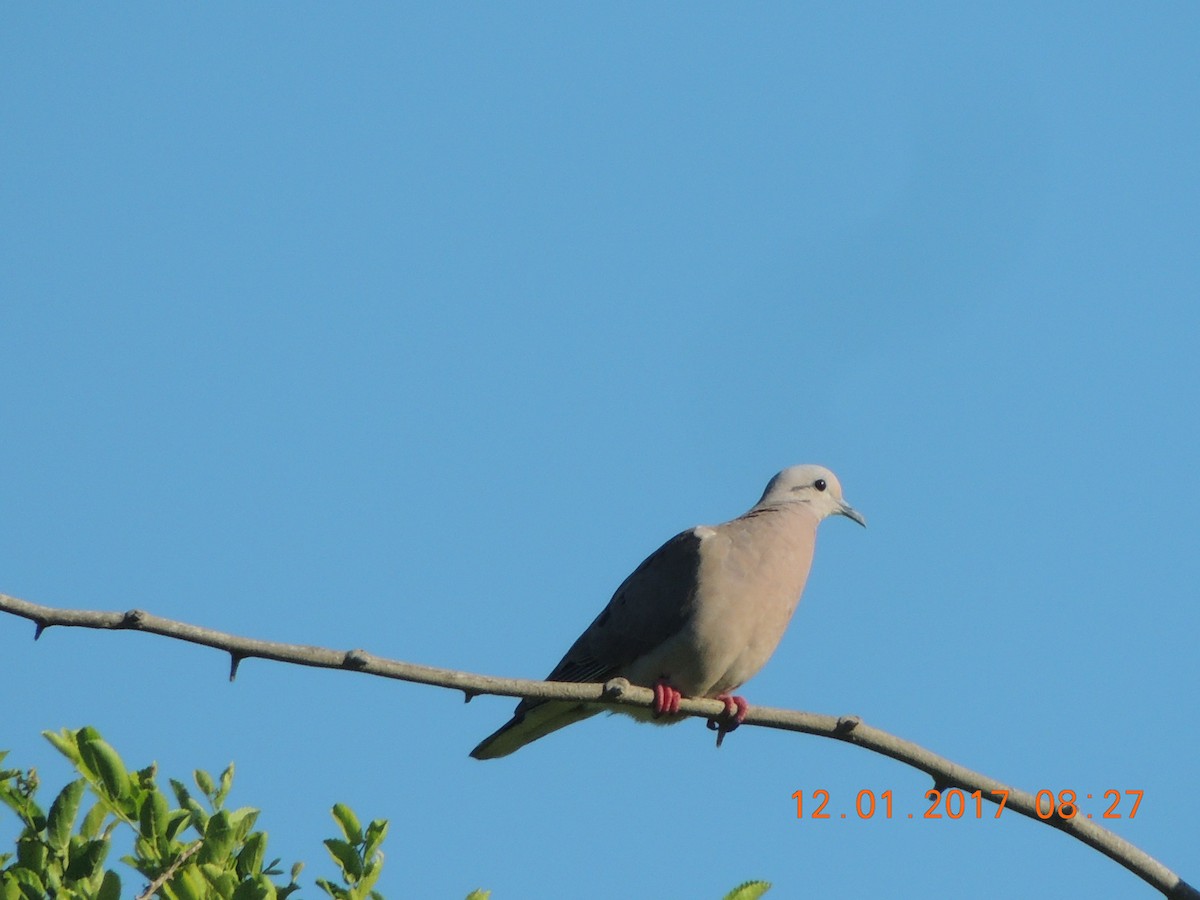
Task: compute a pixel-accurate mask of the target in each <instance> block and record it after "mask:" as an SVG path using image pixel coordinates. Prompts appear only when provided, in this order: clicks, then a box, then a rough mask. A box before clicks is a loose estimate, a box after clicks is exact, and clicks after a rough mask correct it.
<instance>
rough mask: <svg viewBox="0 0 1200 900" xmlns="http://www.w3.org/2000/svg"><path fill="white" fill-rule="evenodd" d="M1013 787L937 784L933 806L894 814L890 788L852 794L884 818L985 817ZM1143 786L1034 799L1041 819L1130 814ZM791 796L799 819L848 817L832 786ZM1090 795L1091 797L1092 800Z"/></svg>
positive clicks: (865, 809)
mask: <svg viewBox="0 0 1200 900" xmlns="http://www.w3.org/2000/svg"><path fill="white" fill-rule="evenodd" d="M1010 793H1011V792H1010V791H1006V790H996V791H983V790H979V791H971V792H970V793H967V792H966V791H963V790H961V789H959V788H949V789H948V790H945V791H941V790H937V789H933V790H929V791H926V792H925V799H926V800H928V801H929V807H928V808H927V809H926V810H925V811H924V812H923V813H920V812H918V813H907V814H905V815H900V814H895V815H894V814H893V809H892V792H891V790H886V791H882V792H881V793H880V794H879V795H878V797H876V795H875V792H874V791H871V790H867V789H865V788H864V789H863V790H861V791H859V792H858V794H857V795H856V796H855V798H854V815H855V816H856V817H857V818H859V819H872V818H875V816H876V815H878V816H879V817H880V818H884V819H891V818H893V817H895V818H908V819H963V818H967V819H983V818H987V817H985V816H984V814H983V811H984V805H983V804H984V801H985V800H986V801H988V803H993V804H995V806H996V812H995V814H993V815H992V816H991V818H993V819H998V818H1000V814H1001V813H1002V812H1004V808H1005V806H1007V805H1008V796H1009V794H1010ZM1144 793H1145V791H1124V792H1122V791H1118V790H1109V791H1104V792H1103V793H1102V794H1101V795H1100V797H1094V796H1093V795H1092V794H1084V795H1083V797H1080V796H1079V794H1078V793H1076V792H1075V791H1071V790H1063V791H1059V792H1058V793H1057V794H1056V793H1055V792H1054V791H1051V790H1040V791H1038V792H1037V794H1036V795H1035V796H1034V800H1035V802H1036V805H1035V808H1034V809H1035V812H1036V813H1037V817H1038V818H1039V819H1053V818H1059V819H1074V818H1075V817H1076V816H1082V817H1083V818H1086V819H1091V818H1093V817H1095V818H1098V819H1132V818H1133V817H1134V816H1136V815H1137V811H1138V807H1139V806H1140V805H1141V803H1142V795H1143V794H1144ZM792 799H793V800H795V801H796V818H797V819H804V818H808V819H846V818H850V815H849V814H848V813H845V812H843V813H838V812H837V811H830V810H829V809H827V807H828V806H829V791H826V790H823V789H821V788H818V789H817V790H815V791H812V792H811V793H809V794H808V795H807V796H806V795H805V793H804V791H803V790H799V791H796V792H795V793H793V794H792ZM1089 801H1090V802H1089Z"/></svg>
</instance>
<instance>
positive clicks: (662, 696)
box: [653, 676, 683, 719]
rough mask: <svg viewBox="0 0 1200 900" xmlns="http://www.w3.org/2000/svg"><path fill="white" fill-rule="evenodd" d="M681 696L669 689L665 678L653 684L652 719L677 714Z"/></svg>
mask: <svg viewBox="0 0 1200 900" xmlns="http://www.w3.org/2000/svg"><path fill="white" fill-rule="evenodd" d="M682 699H683V694H681V693H679V691H677V690H675V688H673V687H671V684H670V682H669V681H667V679H666V676H663V677H662V678H660V679H658V681H656V682H654V706H653V709H654V718H656V719H657V718H658V717H659V716H674V715H678V714H679V701H680V700H682Z"/></svg>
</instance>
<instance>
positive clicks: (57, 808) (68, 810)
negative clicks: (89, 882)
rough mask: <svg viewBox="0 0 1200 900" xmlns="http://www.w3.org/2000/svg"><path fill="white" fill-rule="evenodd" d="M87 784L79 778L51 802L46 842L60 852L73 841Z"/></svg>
mask: <svg viewBox="0 0 1200 900" xmlns="http://www.w3.org/2000/svg"><path fill="white" fill-rule="evenodd" d="M86 786H87V782H85V781H84V780H83V779H82V778H77V779H75V780H74V781H72V782H71V783H70V784H68V785H67V786H66V787H65V788H63V789H62V790H61V791H60V792H59V794H58V796H57V797H55V798H54V802H53V803H51V804H50V813H49V815H48V816H47V817H46V843H48V844H49V845H50V846H51V847H53V848H54V849H55V850H56V851H58V852H59V853H61V852H62V851H63V850H65V849H66V847H67V845H68V844H69V843H70V841H71V832H72V831H73V830H74V828H75V817H76V816H77V815H79V804H80V801H82V800H83V790H84V788H85V787H86Z"/></svg>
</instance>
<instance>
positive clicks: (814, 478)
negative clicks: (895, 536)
mask: <svg viewBox="0 0 1200 900" xmlns="http://www.w3.org/2000/svg"><path fill="white" fill-rule="evenodd" d="M784 503H806V504H808V508H809V509H810V510H812V513H813V515H815V516H816V517H817V520H818V521H820V520H821V519H824V518H825V517H826V516H845V517H846V518H848V519H853V520H854V521H855V522H857V523H858V524H859V525H862V526H864V527H865V526H866V524H867V520H866V519H864V518H863V516H862V513H860V512H859V511H858V510H856V509H855V508H854V507H853V506H851V505H850V504H849V503H847V502H846V501H845V500H844V499H842V484H841V482H840V481H838V480H837V476H836V475H834V474H833V473H832V472H830V471H829V470H828V469H826V468H825V467H824V466H812V465H806V466H792V467H791V468H788V469H784V470H783V471H782V472H780V473H779V474H778V475H776V476H775V477H774V478H772V479H771V481H770V483H769V484H768V485H767V489H766V490H765V491H763V495H762V499H761V500H759V501H758V505H759V506H763V505H769V506H775V505H778V504H784Z"/></svg>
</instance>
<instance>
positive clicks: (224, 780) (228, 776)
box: [217, 763, 233, 806]
mask: <svg viewBox="0 0 1200 900" xmlns="http://www.w3.org/2000/svg"><path fill="white" fill-rule="evenodd" d="M231 787H233V763H230V764H229V765H228V766H227V767H226V768H225V771H224V772H222V773H221V783H220V785H218V787H217V805H218V806H219V805H221V804H223V803H224V802H225V798H226V797H228V796H229V789H230V788H231Z"/></svg>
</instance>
